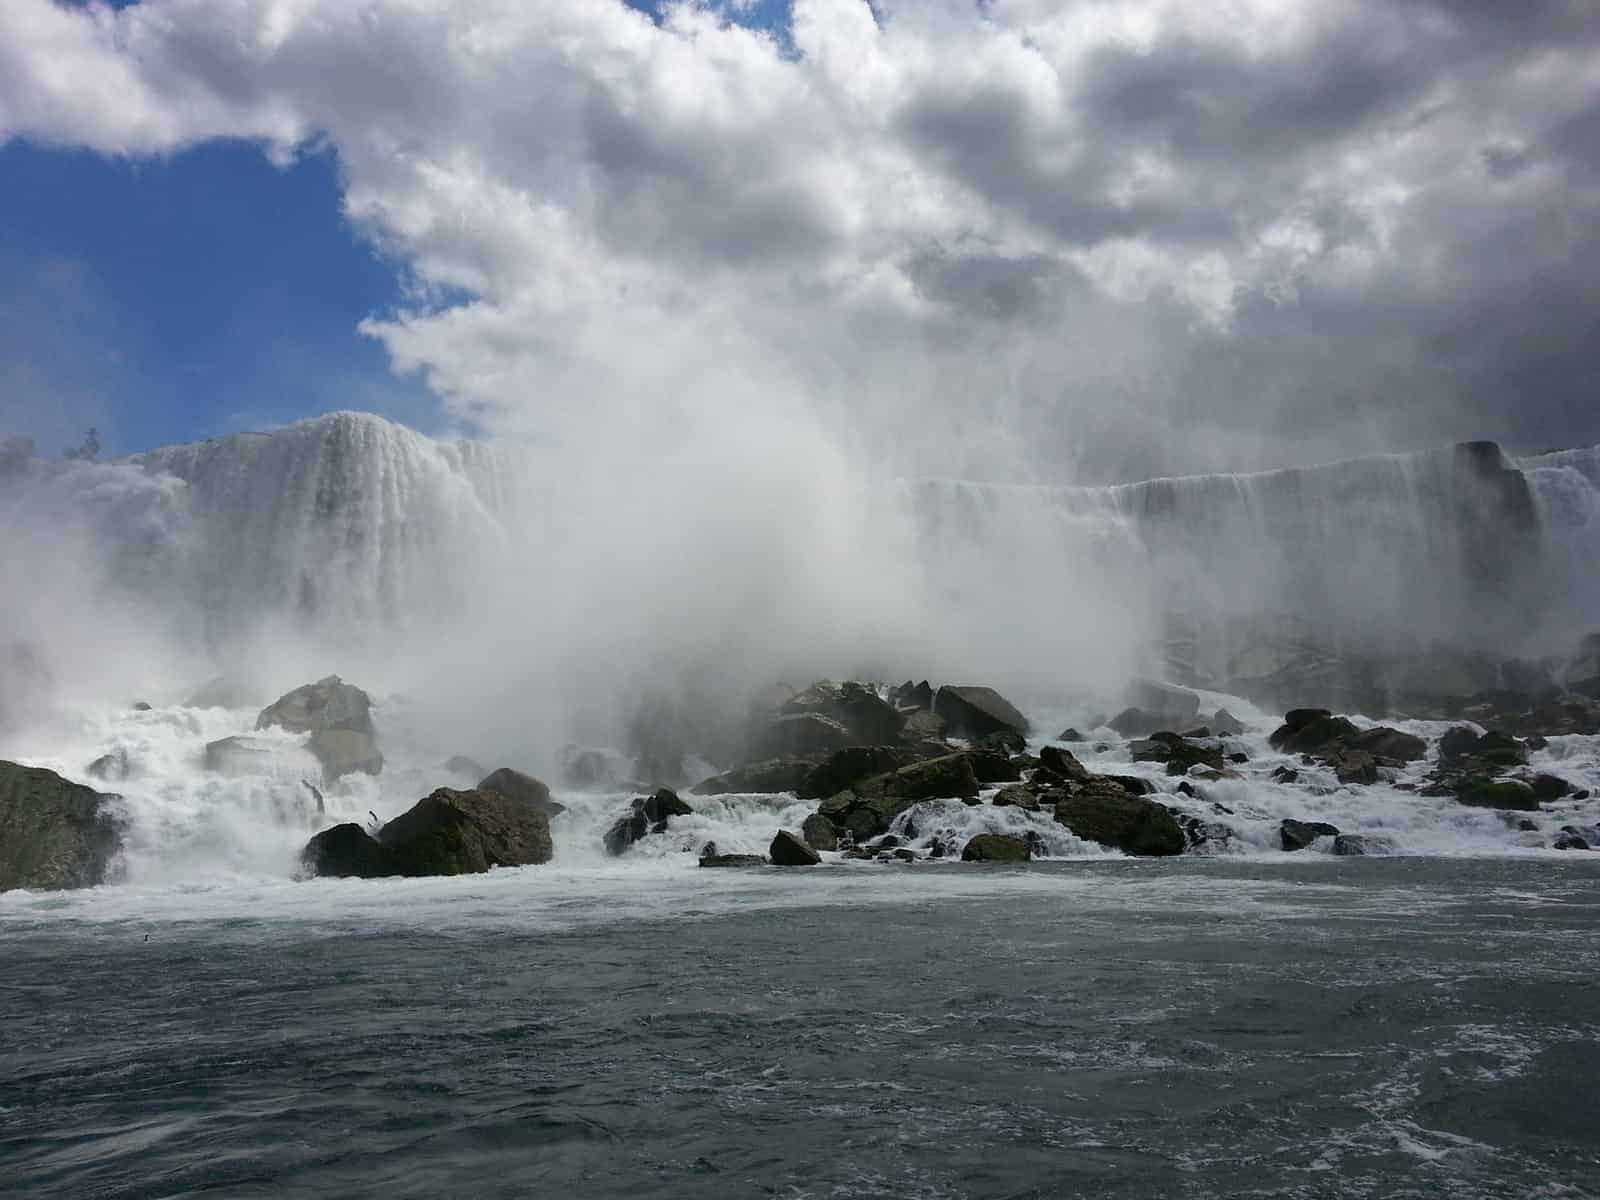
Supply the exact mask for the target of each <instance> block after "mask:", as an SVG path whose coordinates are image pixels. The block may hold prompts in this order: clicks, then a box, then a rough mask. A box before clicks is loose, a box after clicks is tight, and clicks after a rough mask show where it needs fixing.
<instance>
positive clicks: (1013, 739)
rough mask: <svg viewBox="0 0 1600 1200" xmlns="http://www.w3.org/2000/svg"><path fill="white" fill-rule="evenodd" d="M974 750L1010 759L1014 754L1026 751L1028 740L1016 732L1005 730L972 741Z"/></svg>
mask: <svg viewBox="0 0 1600 1200" xmlns="http://www.w3.org/2000/svg"><path fill="white" fill-rule="evenodd" d="M972 748H973V750H975V751H982V752H984V753H988V754H995V755H998V756H999V757H1001V758H1005V759H1009V758H1010V757H1011V756H1012V755H1013V754H1021V753H1023V752H1024V751H1026V750H1027V748H1028V740H1027V739H1026V738H1025V737H1023V736H1022V735H1021V734H1020V733H1017V732H1015V731H1014V730H1010V729H1003V730H1001V731H1000V732H998V733H986V734H984V735H983V736H982V737H980V738H974V739H972Z"/></svg>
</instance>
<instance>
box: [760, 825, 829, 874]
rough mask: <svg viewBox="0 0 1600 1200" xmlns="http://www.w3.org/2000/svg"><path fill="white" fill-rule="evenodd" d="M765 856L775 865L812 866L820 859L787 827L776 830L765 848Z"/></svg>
mask: <svg viewBox="0 0 1600 1200" xmlns="http://www.w3.org/2000/svg"><path fill="white" fill-rule="evenodd" d="M767 857H768V858H770V859H771V860H772V865H773V866H775V867H814V866H816V865H817V864H818V863H820V862H821V861H822V859H821V858H820V857H818V855H817V852H816V851H815V850H813V849H812V848H811V847H810V846H808V845H806V843H805V841H804V840H803V839H801V837H800V836H799V835H798V834H793V833H790V832H789V831H788V830H787V829H780V830H778V833H777V836H776V837H774V838H773V839H772V845H771V846H770V847H769V848H768V849H767Z"/></svg>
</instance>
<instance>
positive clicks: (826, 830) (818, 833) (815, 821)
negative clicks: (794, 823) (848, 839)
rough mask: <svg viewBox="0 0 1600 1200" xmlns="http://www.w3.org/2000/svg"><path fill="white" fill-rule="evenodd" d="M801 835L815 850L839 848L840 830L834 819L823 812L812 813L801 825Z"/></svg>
mask: <svg viewBox="0 0 1600 1200" xmlns="http://www.w3.org/2000/svg"><path fill="white" fill-rule="evenodd" d="M800 836H801V837H802V838H803V839H805V843H806V845H808V846H810V847H811V848H812V849H813V850H837V849H838V848H839V831H838V830H837V829H836V828H834V824H833V822H832V821H830V820H828V818H827V817H825V816H823V815H822V814H821V813H812V814H811V815H810V816H809V817H807V818H806V819H805V823H804V824H802V825H801V826H800Z"/></svg>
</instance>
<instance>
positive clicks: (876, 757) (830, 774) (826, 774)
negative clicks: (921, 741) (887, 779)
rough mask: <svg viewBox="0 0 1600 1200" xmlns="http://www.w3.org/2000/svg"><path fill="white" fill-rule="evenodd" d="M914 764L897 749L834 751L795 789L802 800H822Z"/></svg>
mask: <svg viewBox="0 0 1600 1200" xmlns="http://www.w3.org/2000/svg"><path fill="white" fill-rule="evenodd" d="M915 761H916V756H915V755H914V754H913V753H912V752H911V751H908V750H905V749H902V748H900V747H898V746H850V747H848V748H846V749H844V750H835V751H834V752H833V753H832V754H830V755H828V757H827V758H825V759H823V761H822V762H820V763H818V764H817V765H816V766H815V767H813V768H812V769H811V770H810V771H809V772H807V774H806V777H805V778H804V779H803V780H801V782H800V784H799V786H798V787H796V788H795V795H797V796H798V797H800V799H802V800H821V799H825V798H826V797H828V796H832V795H833V794H834V793H836V792H842V791H844V790H845V789H846V788H848V787H850V786H851V785H852V784H855V783H859V782H860V781H861V780H863V779H871V778H872V777H873V776H874V775H882V774H884V773H885V772H886V771H898V770H899V769H900V768H901V767H904V766H908V765H910V764H911V763H912V762H915Z"/></svg>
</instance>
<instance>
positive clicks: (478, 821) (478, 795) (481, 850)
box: [378, 788, 553, 875]
mask: <svg viewBox="0 0 1600 1200" xmlns="http://www.w3.org/2000/svg"><path fill="white" fill-rule="evenodd" d="M378 841H379V842H380V843H381V844H382V845H383V847H384V849H386V850H387V851H388V852H389V854H390V856H391V857H392V859H393V861H394V863H395V865H396V867H397V868H398V873H399V874H401V875H469V874H475V873H477V872H480V871H487V870H488V869H489V868H490V867H521V866H527V865H529V864H533V863H545V862H549V861H550V856H551V854H552V852H553V846H552V843H551V840H550V819H549V818H548V817H547V816H545V814H544V813H542V812H540V811H539V810H538V809H536V808H534V807H533V806H532V805H529V804H525V803H523V802H522V801H519V800H513V799H511V798H510V797H508V796H505V795H502V794H501V793H499V792H489V791H480V790H473V791H456V790H454V789H452V788H439V789H437V790H436V791H434V792H433V793H432V794H431V795H429V796H427V797H425V798H423V799H422V800H419V801H418V802H417V803H416V804H415V805H413V806H412V807H411V808H409V809H408V810H406V811H405V812H404V813H402V814H400V816H398V817H396V818H395V819H394V820H392V821H390V822H389V823H388V824H387V825H385V826H384V827H383V829H382V830H381V831H379V833H378Z"/></svg>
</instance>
